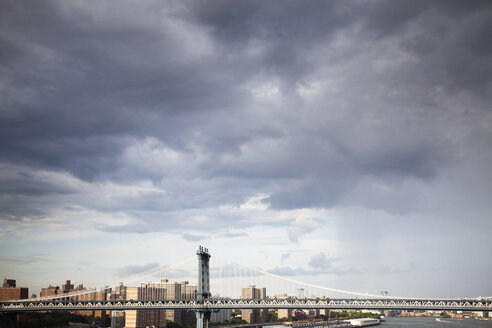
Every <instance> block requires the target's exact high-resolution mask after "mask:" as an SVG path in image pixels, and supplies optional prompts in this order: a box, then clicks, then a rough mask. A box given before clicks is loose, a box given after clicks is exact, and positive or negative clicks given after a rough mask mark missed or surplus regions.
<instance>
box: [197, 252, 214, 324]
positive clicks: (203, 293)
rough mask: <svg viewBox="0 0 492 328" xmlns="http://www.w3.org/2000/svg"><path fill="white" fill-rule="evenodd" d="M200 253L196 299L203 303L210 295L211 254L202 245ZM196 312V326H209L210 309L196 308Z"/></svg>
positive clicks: (198, 253)
mask: <svg viewBox="0 0 492 328" xmlns="http://www.w3.org/2000/svg"><path fill="white" fill-rule="evenodd" d="M196 255H198V291H197V293H196V300H197V302H198V304H200V303H203V301H204V300H206V299H208V298H209V297H210V295H211V294H210V274H209V268H210V266H209V262H210V254H209V253H208V249H207V248H204V247H202V246H200V247H199V248H198V251H197V252H196ZM195 313H196V328H204V323H205V326H206V327H207V328H208V322H209V321H210V311H209V310H195Z"/></svg>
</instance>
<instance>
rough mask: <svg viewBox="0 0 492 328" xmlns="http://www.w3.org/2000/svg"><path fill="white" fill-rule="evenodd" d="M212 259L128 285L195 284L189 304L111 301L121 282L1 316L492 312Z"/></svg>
mask: <svg viewBox="0 0 492 328" xmlns="http://www.w3.org/2000/svg"><path fill="white" fill-rule="evenodd" d="M210 257H211V255H210V254H209V252H208V249H206V248H203V247H201V246H200V248H199V249H198V251H197V253H196V255H193V256H190V257H188V258H186V259H183V260H180V261H178V262H176V263H173V264H170V265H162V266H159V267H156V268H153V269H150V270H148V271H145V272H142V273H139V274H137V275H134V276H131V277H129V278H128V279H126V280H125V282H124V284H125V285H127V286H132V285H135V284H136V285H138V284H142V282H159V281H175V282H184V281H186V282H187V283H189V282H195V281H196V282H197V285H196V286H195V287H196V289H195V292H194V295H193V296H192V297H189V298H188V299H186V298H185V299H183V298H180V299H165V298H163V297H161V298H154V297H153V298H152V299H113V298H112V297H111V288H110V287H109V286H116V285H117V284H118V282H115V283H113V284H110V285H107V286H104V287H101V288H99V289H92V290H84V291H78V292H72V293H64V294H61V295H53V296H47V297H37V298H30V299H22V300H13V301H5V302H0V312H2V313H21V312H31V311H80V310H102V311H105V310H189V311H194V312H195V313H196V319H197V328H202V327H203V322H204V320H205V321H206V320H207V315H209V313H210V312H213V311H218V310H222V309H235V310H242V309H293V310H295V309H325V310H381V311H382V310H405V311H415V310H435V311H445V310H448V311H483V312H491V311H492V298H490V297H487V298H482V297H476V298H407V297H397V296H387V295H376V294H368V293H360V292H354V291H347V290H340V289H335V288H328V287H324V286H319V285H315V284H311V283H306V282H301V281H296V280H294V279H290V278H286V277H282V276H279V275H276V274H272V273H269V272H267V271H263V270H260V269H256V268H249V267H246V266H243V265H241V264H238V263H234V262H230V261H227V260H224V259H215V261H214V262H213V265H212V266H211V265H210ZM197 258H198V265H197V263H196V259H197ZM194 260H195V261H194ZM250 285H254V286H261V287H262V288H264V289H265V291H267V292H268V295H269V296H266V295H263V296H262V297H261V298H245V297H244V295H241V289H242V288H244V287H247V286H250ZM97 292H101V293H105V295H109V296H108V297H106V299H88V298H87V297H84V295H88V294H89V295H96V293H97ZM301 292H302V293H301ZM127 298H129V297H127Z"/></svg>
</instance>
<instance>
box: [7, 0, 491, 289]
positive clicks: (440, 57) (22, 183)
mask: <svg viewBox="0 0 492 328" xmlns="http://www.w3.org/2000/svg"><path fill="white" fill-rule="evenodd" d="M491 17H492V3H490V1H432V2H429V1H412V2H394V1H367V2H360V1H329V2H328V1H303V2H294V1H275V0H274V1H241V0H240V1H235V2H234V5H231V3H230V2H228V1H218V0H214V1H210V2H200V1H198V2H197V1H180V2H172V1H147V2H135V1H130V0H128V1H126V0H125V1H121V2H119V3H118V6H116V5H115V4H114V3H112V2H107V3H100V2H87V1H70V2H66V1H61V0H58V1H55V0H53V1H42V2H40V1H23V2H19V1H3V2H2V3H1V4H0V27H1V28H0V49H2V51H1V54H0V99H1V101H2V106H1V107H0V275H2V276H3V277H4V278H11V279H15V280H16V281H17V285H18V286H22V287H24V286H25V287H29V290H30V291H31V293H32V290H37V291H39V290H41V288H42V287H46V286H48V285H51V284H56V283H58V282H62V281H65V280H67V279H71V280H72V282H75V284H79V283H82V282H83V283H84V285H86V286H94V287H100V286H103V285H106V284H109V283H113V282H117V281H119V280H120V279H122V278H124V277H125V276H128V275H131V274H134V273H138V272H141V271H145V270H147V269H151V268H153V267H156V266H158V265H159V264H166V263H174V262H175V261H177V260H179V259H180V258H183V257H186V256H188V255H190V254H194V252H195V251H196V247H197V245H198V244H202V245H205V246H206V247H208V248H209V249H210V251H211V253H212V258H211V266H213V263H214V261H215V259H216V256H217V257H221V258H222V257H223V258H227V259H230V260H233V261H237V262H238V263H241V264H244V265H247V266H249V267H257V268H261V269H262V270H265V271H268V272H270V273H273V274H278V275H281V276H287V277H290V278H294V279H296V280H300V281H305V282H312V283H314V284H318V285H322V286H326V287H332V288H339V289H344V290H353V291H367V292H369V293H374V294H377V293H379V292H380V291H388V292H389V295H395V296H408V297H419V296H420V297H475V296H490V295H492V280H491V279H490V275H491V274H492V263H491V261H490V260H489V257H490V255H489V248H490V240H491V232H492V219H491V213H492V171H491V170H490V167H492V147H491V145H492V111H491V107H490V104H491V103H492V67H491V65H490V62H491V60H492V48H491V46H490V41H489V40H488V39H489V34H490V33H489V32H490V31H491V30H492V19H490V18H491Z"/></svg>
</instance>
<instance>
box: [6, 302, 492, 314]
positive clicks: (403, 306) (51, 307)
mask: <svg viewBox="0 0 492 328" xmlns="http://www.w3.org/2000/svg"><path fill="white" fill-rule="evenodd" d="M171 309H181V310H198V309H202V310H205V309H331V310H337V309H340V310H362V309H369V310H437V311H439V310H440V311H443V310H450V311H492V300H478V299H456V300H454V299H249V300H247V299H230V300H213V299H211V300H205V301H201V302H199V301H196V300H127V301H115V300H107V301H76V300H75V301H71V300H38V301H32V300H31V301H22V300H19V301H8V302H0V311H1V312H27V311H56V310H60V311H77V310H171Z"/></svg>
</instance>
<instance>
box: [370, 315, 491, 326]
mask: <svg viewBox="0 0 492 328" xmlns="http://www.w3.org/2000/svg"><path fill="white" fill-rule="evenodd" d="M379 327H381V328H405V327H423V328H445V327H446V328H447V327H453V328H481V327H492V321H486V320H473V319H441V321H436V318H408V317H406V318H403V317H387V318H386V321H385V322H382V323H381V325H380V326H379Z"/></svg>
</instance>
